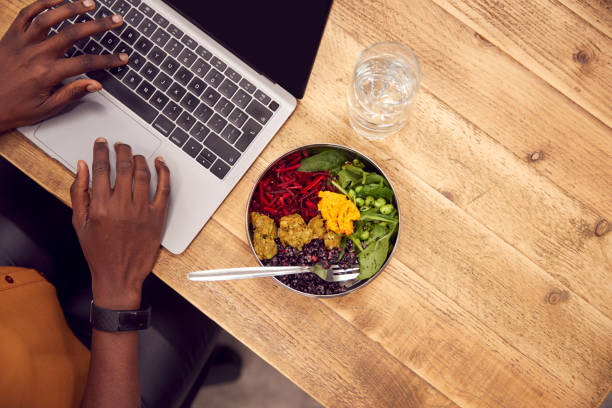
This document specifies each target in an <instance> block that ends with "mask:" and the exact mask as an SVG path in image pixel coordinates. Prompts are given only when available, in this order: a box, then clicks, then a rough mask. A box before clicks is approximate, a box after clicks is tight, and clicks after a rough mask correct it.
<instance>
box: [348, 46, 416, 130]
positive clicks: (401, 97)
mask: <svg viewBox="0 0 612 408" xmlns="http://www.w3.org/2000/svg"><path fill="white" fill-rule="evenodd" d="M420 82H421V66H420V64H419V60H418V59H417V57H416V55H415V54H414V52H413V51H412V50H411V49H410V48H408V47H407V46H405V45H403V44H400V43H396V42H381V43H377V44H374V45H372V46H370V47H369V48H366V49H365V50H364V51H363V52H362V53H361V55H360V56H359V58H358V59H357V63H356V64H355V72H354V74H353V81H352V82H351V85H350V86H349V90H348V95H347V99H348V113H349V121H350V123H351V126H352V127H353V129H354V130H355V132H357V133H358V134H360V135H362V136H364V137H366V138H367V139H370V140H382V139H384V138H386V137H387V136H389V135H391V134H393V133H395V132H397V131H399V130H400V129H401V128H402V127H403V126H404V125H405V124H406V122H407V120H408V114H409V108H410V105H411V104H412V100H413V98H414V95H415V94H416V92H417V90H418V89H419V84H420Z"/></svg>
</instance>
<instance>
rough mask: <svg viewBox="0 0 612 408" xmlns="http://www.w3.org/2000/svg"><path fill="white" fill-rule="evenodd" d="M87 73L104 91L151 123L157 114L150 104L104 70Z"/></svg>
mask: <svg viewBox="0 0 612 408" xmlns="http://www.w3.org/2000/svg"><path fill="white" fill-rule="evenodd" d="M87 75H89V77H90V78H93V79H95V80H96V81H98V82H100V83H101V84H102V86H103V87H104V90H105V91H107V92H108V93H110V94H111V95H113V96H114V97H115V98H117V99H118V100H119V102H121V103H122V104H124V105H125V106H127V107H128V108H129V109H131V110H132V112H134V113H135V114H136V115H138V116H140V117H141V118H142V119H143V120H144V121H145V122H147V123H151V122H153V120H154V119H155V117H156V116H157V111H156V110H155V109H154V108H153V107H152V106H151V105H149V104H148V103H147V102H145V101H144V100H143V99H141V98H140V97H139V96H138V95H136V94H135V93H134V92H132V91H131V90H130V89H129V88H128V87H126V86H125V85H123V84H122V83H121V82H119V81H118V80H117V79H116V78H114V77H113V76H111V75H108V73H107V72H106V71H94V72H89V73H88V74H87Z"/></svg>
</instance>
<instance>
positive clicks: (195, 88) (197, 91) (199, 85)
mask: <svg viewBox="0 0 612 408" xmlns="http://www.w3.org/2000/svg"><path fill="white" fill-rule="evenodd" d="M204 88H206V84H204V82H203V81H202V80H201V79H199V78H193V79H192V80H191V82H190V83H189V85H187V89H189V90H190V91H191V92H193V93H194V95H195V96H200V95H201V94H202V92H203V91H204Z"/></svg>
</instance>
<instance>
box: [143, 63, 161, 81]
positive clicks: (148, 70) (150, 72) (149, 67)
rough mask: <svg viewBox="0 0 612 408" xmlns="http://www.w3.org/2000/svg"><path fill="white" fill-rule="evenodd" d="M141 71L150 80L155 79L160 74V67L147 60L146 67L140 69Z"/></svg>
mask: <svg viewBox="0 0 612 408" xmlns="http://www.w3.org/2000/svg"><path fill="white" fill-rule="evenodd" d="M140 73H141V74H142V76H143V77H145V78H146V79H148V80H149V81H153V80H154V79H155V77H156V76H157V74H159V68H157V67H156V66H155V65H153V64H151V63H150V62H147V64H146V65H145V66H144V68H142V71H140Z"/></svg>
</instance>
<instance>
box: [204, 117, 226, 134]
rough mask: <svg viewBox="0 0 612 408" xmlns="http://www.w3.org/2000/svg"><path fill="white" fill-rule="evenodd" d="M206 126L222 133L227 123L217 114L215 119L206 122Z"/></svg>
mask: <svg viewBox="0 0 612 408" xmlns="http://www.w3.org/2000/svg"><path fill="white" fill-rule="evenodd" d="M206 124H207V125H208V127H209V128H211V129H212V130H213V131H214V132H217V133H221V131H222V130H223V128H224V127H225V125H227V121H226V120H225V119H223V118H222V117H221V116H219V115H218V114H216V113H215V114H214V115H213V117H212V118H210V119H209V121H208V122H206Z"/></svg>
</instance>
